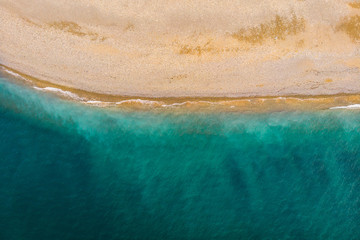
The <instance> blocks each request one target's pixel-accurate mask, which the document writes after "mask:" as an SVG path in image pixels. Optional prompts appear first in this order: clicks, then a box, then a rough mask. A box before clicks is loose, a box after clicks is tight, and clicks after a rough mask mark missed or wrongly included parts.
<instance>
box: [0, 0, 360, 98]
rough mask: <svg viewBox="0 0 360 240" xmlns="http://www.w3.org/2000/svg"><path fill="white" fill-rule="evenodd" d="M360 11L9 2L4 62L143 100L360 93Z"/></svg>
mask: <svg viewBox="0 0 360 240" xmlns="http://www.w3.org/2000/svg"><path fill="white" fill-rule="evenodd" d="M359 44H360V2H353V1H346V0H328V1H325V0H319V1H311V0H297V1H295V0H294V1H288V0H253V1H249V0H248V1H244V0H238V1H235V0H221V1H219V0H197V1H195V0H183V1H174V0H147V1H145V0H141V1H140V0H131V1H130V0H128V1H127V0H117V1H116V0H97V1H91V0H77V1H70V0H57V1H53V0H0V63H1V64H3V65H5V66H7V67H10V68H13V69H16V70H18V71H20V72H23V73H24V74H28V75H30V76H33V77H35V78H38V79H41V80H45V81H48V82H51V83H54V84H58V85H61V86H66V87H70V88H74V89H79V90H85V91H89V92H94V93H101V94H110V95H121V96H143V97H248V96H284V95H323V94H339V93H359V92H360V69H359V68H360V49H359V46H360V45H359Z"/></svg>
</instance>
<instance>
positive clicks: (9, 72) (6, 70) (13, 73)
mask: <svg viewBox="0 0 360 240" xmlns="http://www.w3.org/2000/svg"><path fill="white" fill-rule="evenodd" d="M3 70H4V72H6V73H8V74H10V75H12V76H14V77H17V78H21V79H22V80H25V81H27V82H28V81H29V79H27V78H24V77H23V76H21V75H20V74H18V73H16V72H13V71H11V70H9V69H6V68H3Z"/></svg>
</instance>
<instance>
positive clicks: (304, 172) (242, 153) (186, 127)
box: [0, 78, 360, 240]
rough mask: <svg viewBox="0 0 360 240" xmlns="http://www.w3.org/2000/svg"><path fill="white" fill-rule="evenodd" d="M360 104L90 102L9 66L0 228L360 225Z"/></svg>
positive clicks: (215, 234)
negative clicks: (217, 106)
mask: <svg viewBox="0 0 360 240" xmlns="http://www.w3.org/2000/svg"><path fill="white" fill-rule="evenodd" d="M359 129H360V112H358V111H350V110H337V111H330V110H328V111H318V112H279V113H266V114H241V113H213V114H209V113H188V114H186V113H181V114H175V113H169V112H168V113H165V112H164V113H154V112H125V111H121V110H111V109H102V108H96V107H89V106H85V105H81V104H77V103H72V102H69V101H65V100H61V99H59V98H55V97H53V96H50V95H48V94H46V93H42V92H38V91H35V90H32V89H30V88H27V87H24V86H19V85H17V84H14V83H11V82H9V81H6V80H4V79H3V78H0V239H4V240H28V239H34V240H35V239H36V240H41V239H52V240H57V239H62V240H63V239H65V240H67V239H71V240H72V239H85V240H86V239H106V240H111V239H360V227H359V226H360V132H359Z"/></svg>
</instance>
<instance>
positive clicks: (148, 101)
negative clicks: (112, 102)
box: [116, 99, 160, 105]
mask: <svg viewBox="0 0 360 240" xmlns="http://www.w3.org/2000/svg"><path fill="white" fill-rule="evenodd" d="M124 103H140V104H144V105H154V104H159V103H160V102H158V101H150V100H143V99H129V100H123V101H120V102H116V104H117V105H121V104H124Z"/></svg>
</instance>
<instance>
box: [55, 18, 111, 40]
mask: <svg viewBox="0 0 360 240" xmlns="http://www.w3.org/2000/svg"><path fill="white" fill-rule="evenodd" d="M49 26H50V27H52V28H55V29H58V30H62V31H64V32H67V33H71V34H73V35H76V36H78V37H84V36H88V37H90V38H91V40H101V41H104V40H105V39H106V38H105V37H101V36H99V34H98V33H95V32H91V31H84V30H83V29H82V28H81V27H80V26H79V25H78V24H77V23H74V22H68V21H59V22H52V23H50V24H49Z"/></svg>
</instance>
